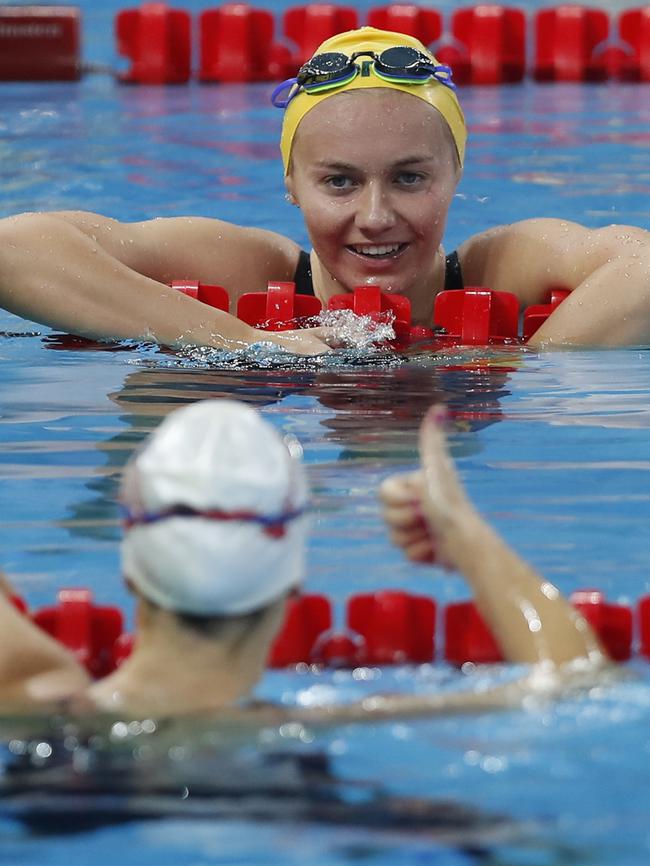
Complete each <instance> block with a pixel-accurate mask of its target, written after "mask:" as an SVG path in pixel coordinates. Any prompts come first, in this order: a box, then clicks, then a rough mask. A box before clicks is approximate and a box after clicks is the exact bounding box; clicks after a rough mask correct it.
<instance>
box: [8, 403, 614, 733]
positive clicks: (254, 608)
mask: <svg viewBox="0 0 650 866" xmlns="http://www.w3.org/2000/svg"><path fill="white" fill-rule="evenodd" d="M441 411H442V410H440V409H438V408H435V409H434V410H432V411H430V412H429V413H428V414H427V416H426V417H425V420H424V422H423V424H422V428H421V434H420V452H421V458H422V469H421V470H420V471H419V472H417V473H411V474H407V475H397V476H393V477H391V478H389V479H388V480H387V481H385V482H384V484H383V486H382V490H381V498H382V501H383V504H384V509H385V516H386V520H387V523H388V526H389V529H390V532H391V535H392V538H393V540H394V541H395V542H396V543H397V544H399V545H400V546H401V547H403V548H404V550H405V552H406V554H407V555H408V556H409V557H410V558H411V559H413V560H415V561H421V562H430V561H433V559H437V560H438V561H442V562H444V563H446V564H447V565H449V566H450V567H453V568H456V569H458V570H460V571H462V573H463V574H464V575H465V576H466V578H467V580H468V583H469V585H470V587H471V588H472V590H473V591H474V593H475V596H476V601H477V604H478V606H479V609H480V610H481V612H482V614H483V616H484V617H485V619H486V621H487V622H488V624H489V625H490V627H491V628H492V630H493V632H494V634H495V636H496V638H497V640H498V642H499V643H500V645H501V647H502V649H503V652H504V655H505V657H506V658H507V659H508V660H509V661H512V662H522V663H530V664H531V665H532V667H531V669H530V671H531V673H530V675H527V676H525V677H524V678H523V679H519V680H517V681H516V682H513V683H512V684H509V685H506V686H502V687H498V688H494V689H492V690H489V691H484V692H480V693H471V692H468V693H458V694H444V695H443V694H440V695H436V694H432V695H430V696H422V695H414V696H408V695H384V696H382V695H378V696H376V697H373V698H372V699H365V700H363V701H361V702H357V703H351V704H348V705H331V706H327V707H320V708H295V709H286V708H283V707H279V706H274V705H269V704H256V703H255V702H253V701H252V700H251V698H250V694H251V691H252V689H253V687H254V686H255V684H256V683H257V681H258V680H259V679H260V677H261V676H262V673H263V670H264V667H265V662H266V659H267V657H268V654H269V649H270V646H271V643H272V641H273V638H274V636H275V635H276V633H277V631H278V630H279V628H280V626H281V623H282V620H283V616H284V609H285V604H286V601H287V598H288V597H289V595H291V594H292V593H294V592H296V591H297V590H298V589H299V587H300V584H301V580H302V577H303V572H304V549H305V541H306V535H307V521H308V518H307V516H306V509H307V506H308V492H307V485H306V481H305V474H304V469H303V467H302V464H301V460H300V448H299V446H298V444H297V443H296V442H293V441H289V442H287V441H284V440H283V439H282V438H281V436H280V435H279V434H278V433H277V431H276V430H275V429H274V428H273V427H272V426H271V425H270V424H268V423H267V422H266V421H264V420H263V419H262V417H261V415H260V414H259V413H258V412H257V411H256V410H254V409H252V408H251V407H248V406H245V405H244V404H241V403H236V402H234V401H229V400H208V401H203V402H200V403H195V404H193V405H191V406H188V407H185V408H183V409H179V410H178V411H176V412H174V413H172V414H171V415H169V416H168V417H167V418H166V419H165V420H164V421H163V422H162V424H161V425H160V426H159V427H158V428H157V430H156V431H155V432H154V433H153V434H152V435H151V436H150V438H149V440H148V442H147V443H146V445H145V447H144V448H143V449H142V450H140V451H139V452H137V453H136V455H135V456H134V457H133V458H132V459H131V461H130V462H129V464H128V465H127V468H126V470H125V473H124V477H123V481H122V488H121V499H122V503H123V505H124V509H125V537H124V542H123V547H122V569H123V574H124V578H125V580H126V582H127V584H128V586H129V587H130V589H131V590H132V592H133V594H134V596H135V598H136V605H137V608H136V627H135V636H136V639H135V647H134V649H133V652H132V654H131V655H130V656H129V658H128V659H127V660H126V661H125V662H124V663H123V664H122V666H121V667H120V668H118V670H117V671H115V672H114V673H112V674H110V675H109V676H108V677H106V678H105V679H103V680H99V681H97V682H92V681H91V680H90V678H89V677H88V675H87V674H86V672H85V670H84V669H83V668H82V667H81V665H80V664H79V663H78V662H77V661H76V659H75V658H74V656H73V655H72V654H71V653H69V652H68V651H67V650H66V649H64V648H63V647H62V646H61V645H59V644H58V643H57V642H55V641H54V640H53V639H51V638H50V637H49V636H47V635H46V634H45V633H44V632H41V631H40V630H39V629H38V628H37V627H36V626H34V625H33V624H32V623H31V621H30V620H29V619H28V618H27V617H26V616H24V615H23V614H22V613H19V612H18V610H17V609H16V608H15V607H14V606H13V604H12V603H11V601H10V600H9V597H8V593H9V591H10V589H9V586H8V584H6V585H5V587H4V592H2V593H1V594H0V707H1V708H2V709H3V711H5V712H9V711H17V710H20V711H24V710H26V709H27V710H30V711H34V710H36V709H39V708H40V709H41V710H47V709H50V710H51V709H53V708H56V709H57V710H65V711H69V712H95V711H104V712H108V713H116V714H117V713H129V714H146V715H153V716H169V715H180V714H185V713H198V712H209V713H217V712H218V713H219V715H220V717H222V718H224V720H228V719H229V718H230V719H233V718H234V719H235V720H237V722H238V723H239V722H241V723H242V724H244V723H246V722H250V723H251V724H261V723H267V722H268V723H272V724H273V723H276V722H278V721H282V720H283V719H288V718H291V719H296V720H300V721H304V722H309V723H310V724H314V725H318V724H332V723H337V722H342V721H355V720H356V721H364V720H367V721H370V720H372V719H383V718H397V717H402V716H410V717H414V716H419V715H432V714H437V713H451V712H471V711H479V710H482V709H489V708H495V707H502V706H511V705H512V706H515V705H518V704H520V703H521V702H522V700H524V699H525V698H526V697H530V696H531V695H532V694H538V695H540V696H543V697H544V696H550V695H553V694H555V693H556V692H559V691H561V690H562V689H564V688H566V687H567V685H568V684H570V683H573V682H580V683H581V684H583V683H584V682H585V681H587V682H591V681H592V680H593V678H594V676H595V675H598V674H600V671H601V669H602V668H604V667H605V666H606V663H607V662H606V657H605V655H604V653H603V650H602V649H601V647H600V646H599V643H598V641H597V639H596V637H595V636H594V634H593V633H592V631H591V629H590V628H589V626H588V625H587V623H586V622H585V620H584V619H583V618H582V617H581V616H580V615H579V614H578V613H577V612H576V611H575V610H573V608H571V607H570V605H569V604H568V603H567V602H566V601H565V599H564V598H563V597H562V596H561V595H560V593H559V592H558V591H557V590H556V589H555V588H554V587H553V586H552V585H551V584H550V583H548V582H547V581H544V580H543V579H540V578H539V577H538V576H537V575H536V574H535V572H534V571H533V570H532V569H531V568H530V566H528V565H526V564H525V563H524V562H522V560H521V559H520V558H519V557H518V556H517V555H516V554H515V553H514V552H513V551H512V550H510V549H509V548H508V547H507V545H506V544H505V542H504V541H503V540H502V539H501V538H499V536H498V535H496V533H495V532H494V531H493V530H492V529H490V527H489V526H487V525H486V523H485V522H484V521H483V519H482V518H481V517H480V516H479V515H478V513H477V512H476V511H475V510H474V508H473V506H472V505H471V503H470V502H469V500H468V499H467V498H466V496H465V493H464V491H463V489H462V487H461V485H460V482H459V481H458V478H457V477H456V474H455V471H454V467H453V464H452V462H451V460H450V458H449V456H448V454H447V452H446V447H445V435H444V432H443V430H442V416H441ZM434 551H435V554H434Z"/></svg>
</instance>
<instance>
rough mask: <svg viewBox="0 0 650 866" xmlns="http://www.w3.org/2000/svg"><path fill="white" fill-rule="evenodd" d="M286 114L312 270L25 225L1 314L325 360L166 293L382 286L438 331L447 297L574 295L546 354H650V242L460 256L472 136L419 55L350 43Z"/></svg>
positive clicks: (234, 239) (582, 237)
mask: <svg viewBox="0 0 650 866" xmlns="http://www.w3.org/2000/svg"><path fill="white" fill-rule="evenodd" d="M548 96H549V99H551V98H552V94H551V92H550V91H549V93H548ZM275 102H276V103H277V104H279V105H282V104H284V103H285V102H286V103H287V105H286V108H285V109H284V123H283V129H282V138H281V150H282V157H283V163H284V171H285V180H286V187H287V196H288V198H289V199H290V201H291V202H293V203H294V204H295V205H296V206H297V207H299V208H300V209H301V211H302V214H303V216H304V219H305V223H306V227H307V230H308V233H309V238H310V242H311V246H312V250H311V253H309V254H308V253H307V252H306V251H301V250H300V248H299V247H298V245H297V244H295V243H294V242H293V241H292V240H290V239H288V238H286V237H283V236H282V235H280V234H276V233H275V232H270V231H264V230H260V229H255V228H251V227H248V226H246V227H244V226H236V225H232V224H228V223H225V222H221V221H218V220H214V219H207V218H189V217H177V218H171V219H157V220H152V221H146V222H139V223H127V224H125V223H120V222H117V221H115V220H112V219H109V218H107V217H104V216H98V215H95V214H89V213H80V212H79V213H77V212H63V213H31V214H22V215H19V216H14V217H10V218H6V219H4V220H0V306H4V307H6V308H7V309H8V310H10V311H12V312H14V313H17V314H18V315H20V316H23V317H25V318H27V319H32V320H35V321H37V322H41V323H43V324H46V325H49V326H51V327H53V328H56V329H59V330H63V331H66V332H68V333H74V334H79V335H82V336H86V337H91V338H100V339H122V338H135V339H142V338H144V339H150V340H154V341H156V342H158V343H161V344H165V345H167V346H179V345H201V346H215V347H218V348H237V347H241V346H243V345H247V344H250V343H253V342H256V341H258V340H261V339H262V340H271V341H273V342H274V343H278V344H280V345H282V346H284V347H285V348H288V349H289V350H291V351H294V352H296V353H300V354H306V355H309V354H317V353H319V352H323V351H327V349H328V346H327V345H326V344H327V343H328V342H329V343H331V342H333V340H334V339H335V337H334V335H333V334H332V332H331V331H329V330H322V329H312V330H304V331H297V332H286V333H269V332H260V331H256V330H255V329H253V328H251V327H249V326H248V325H246V324H245V323H243V322H241V321H238V320H237V319H236V318H235V317H233V316H230V315H228V314H227V313H223V312H221V311H218V310H214V309H211V308H208V307H206V306H205V305H201V304H199V303H198V302H196V301H194V300H192V299H190V298H187V297H184V296H182V295H180V294H179V293H178V292H175V291H172V290H171V289H169V288H168V287H167V283H169V282H170V281H172V280H175V279H191V280H200V281H202V282H204V283H216V284H219V285H222V286H224V287H225V288H226V289H227V290H228V292H229V295H230V298H231V302H232V304H233V305H234V303H235V302H236V300H237V298H238V296H239V295H240V294H242V293H244V292H251V291H263V290H264V289H266V285H267V282H268V281H269V280H295V281H296V283H297V285H298V290H299V291H301V292H308V293H311V292H313V293H314V294H315V295H316V296H317V297H318V298H319V299H320V300H321V301H322V302H323V303H326V302H327V300H328V299H329V298H330V297H331V296H332V295H334V294H337V293H341V292H350V291H352V290H353V289H354V287H355V286H357V285H363V284H368V283H371V284H375V285H379V286H380V288H381V289H382V290H384V291H386V292H399V293H401V294H403V295H406V296H407V297H408V298H409V299H410V301H411V304H412V310H413V319H414V322H415V323H417V324H424V325H429V324H431V320H432V311H433V304H434V299H435V296H436V294H437V293H438V292H440V291H441V290H442V289H443V288H462V287H463V285H474V286H476V285H479V286H481V285H482V286H488V287H490V288H492V289H496V290H500V291H506V292H513V293H514V294H516V295H517V296H518V297H519V300H520V302H521V305H522V307H525V306H528V305H530V304H537V303H543V302H545V301H547V300H548V299H549V294H550V291H551V289H556V288H564V289H567V290H570V291H571V292H572V294H571V295H570V296H569V297H568V299H567V300H566V301H565V302H564V303H563V304H562V305H561V306H560V307H559V308H558V309H557V310H556V311H555V312H554V313H553V314H552V315H551V316H550V318H549V319H548V320H547V322H546V323H545V324H544V325H542V327H541V328H540V329H539V331H538V332H537V333H536V334H535V335H534V337H533V338H532V339H531V340H530V344H531V345H532V346H537V347H542V346H546V347H548V346H580V345H590V346H605V345H617V346H620V345H631V344H646V343H648V342H649V341H650V233H648V232H647V231H644V230H642V229H640V228H634V227H629V226H608V227H605V228H597V229H590V228H586V227H584V226H581V225H577V224H575V223H570V222H566V221H562V220H558V219H527V220H524V221H522V222H517V223H513V224H511V225H505V226H500V227H497V228H490V229H489V230H488V231H485V232H482V233H480V234H477V235H475V236H473V237H470V238H469V239H468V240H467V241H465V242H464V243H463V244H462V245H461V246H460V247H459V249H458V250H457V252H456V253H452V254H450V255H448V256H446V255H445V253H444V252H443V248H442V239H443V233H444V230H445V223H446V220H447V212H448V210H449V207H450V205H451V202H452V199H453V196H454V192H455V190H456V186H457V184H458V181H459V179H460V177H461V173H462V168H463V162H464V159H465V140H466V128H465V121H464V118H463V114H462V111H461V108H460V105H459V103H458V100H457V94H456V91H455V90H453V89H452V82H451V79H450V76H449V72H448V70H447V69H446V68H445V67H444V66H441V65H440V64H439V63H438V62H437V61H436V60H435V58H434V57H433V56H432V55H431V54H430V53H429V52H428V51H427V50H426V48H425V46H423V45H422V44H421V43H420V42H418V40H416V39H414V38H412V37H410V36H406V35H404V34H401V33H391V32H386V31H380V30H375V29H373V28H369V27H364V28H361V29H360V30H355V31H350V32H348V33H342V34H339V35H337V36H335V37H333V38H331V39H328V40H327V41H326V42H324V43H323V44H322V45H321V46H320V47H319V49H318V50H317V51H316V53H315V55H314V56H313V57H312V59H311V60H310V61H309V62H308V63H307V64H305V66H303V67H302V68H301V70H300V72H299V74H298V78H297V81H296V83H295V84H293V85H291V84H288V85H287V86H285V87H284V88H280V91H279V93H276V94H275ZM231 308H233V307H231Z"/></svg>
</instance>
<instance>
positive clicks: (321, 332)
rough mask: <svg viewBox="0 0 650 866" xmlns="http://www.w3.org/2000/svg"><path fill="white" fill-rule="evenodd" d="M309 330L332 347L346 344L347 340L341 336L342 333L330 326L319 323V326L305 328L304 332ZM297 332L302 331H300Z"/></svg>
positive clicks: (336, 347) (335, 347)
mask: <svg viewBox="0 0 650 866" xmlns="http://www.w3.org/2000/svg"><path fill="white" fill-rule="evenodd" d="M305 331H307V332H308V333H310V334H313V335H314V336H315V337H317V338H318V339H319V340H322V341H323V343H325V344H326V345H327V346H329V347H330V348H331V349H340V348H341V347H342V346H345V345H346V342H345V340H343V339H342V338H341V335H340V334H339V333H338V332H337V331H336V330H335V329H334V328H328V327H326V326H324V325H319V327H317V328H304V329H303V330H302V333H304V332H305ZM297 333H301V332H300V331H298V332H297Z"/></svg>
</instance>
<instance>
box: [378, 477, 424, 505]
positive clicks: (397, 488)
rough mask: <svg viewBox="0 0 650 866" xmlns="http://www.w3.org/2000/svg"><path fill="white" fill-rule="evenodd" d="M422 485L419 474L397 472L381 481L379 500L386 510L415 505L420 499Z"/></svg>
mask: <svg viewBox="0 0 650 866" xmlns="http://www.w3.org/2000/svg"><path fill="white" fill-rule="evenodd" d="M422 485H423V479H422V473H421V472H419V471H418V472H398V473H395V474H394V475H389V476H388V478H386V479H385V480H384V481H382V483H381V485H380V487H379V499H380V500H381V502H382V504H383V505H384V506H385V507H386V508H390V507H391V506H400V505H409V504H411V505H415V504H417V503H419V502H420V501H421V499H422Z"/></svg>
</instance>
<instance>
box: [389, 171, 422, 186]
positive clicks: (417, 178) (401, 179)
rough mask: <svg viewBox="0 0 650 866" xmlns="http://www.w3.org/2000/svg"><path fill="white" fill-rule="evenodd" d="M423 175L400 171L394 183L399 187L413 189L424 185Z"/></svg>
mask: <svg viewBox="0 0 650 866" xmlns="http://www.w3.org/2000/svg"><path fill="white" fill-rule="evenodd" d="M425 179H426V178H425V175H423V174H422V173H421V172H418V171H400V173H399V174H398V175H396V177H395V181H396V182H397V183H398V184H399V185H400V186H407V187H414V186H418V185H419V184H422V183H424V181H425Z"/></svg>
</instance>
